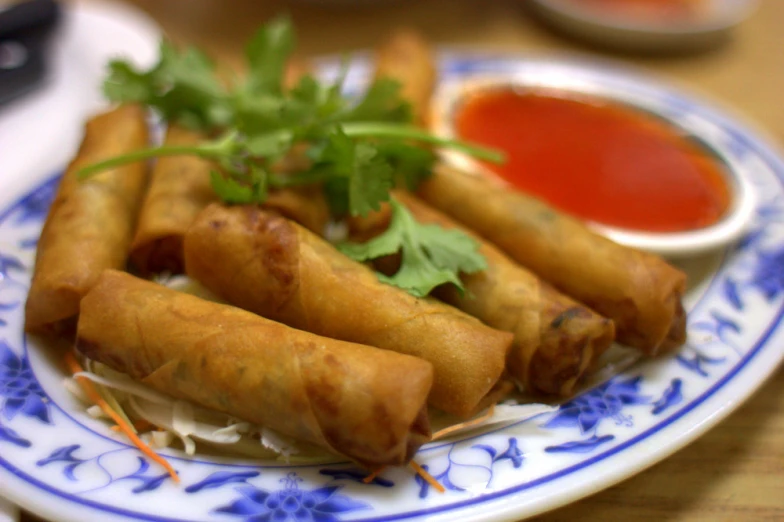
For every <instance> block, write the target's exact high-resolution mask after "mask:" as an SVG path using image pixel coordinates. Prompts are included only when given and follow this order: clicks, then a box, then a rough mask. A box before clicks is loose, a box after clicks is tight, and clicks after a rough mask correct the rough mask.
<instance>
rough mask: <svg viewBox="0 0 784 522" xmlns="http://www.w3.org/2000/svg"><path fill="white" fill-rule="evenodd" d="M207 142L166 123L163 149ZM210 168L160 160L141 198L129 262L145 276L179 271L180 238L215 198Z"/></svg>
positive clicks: (192, 161)
mask: <svg viewBox="0 0 784 522" xmlns="http://www.w3.org/2000/svg"><path fill="white" fill-rule="evenodd" d="M206 139H207V138H206V136H204V135H203V134H201V133H198V132H194V131H190V130H187V129H184V128H182V127H179V126H175V125H171V126H169V128H168V130H167V131H166V139H165V141H164V144H165V145H168V146H187V145H195V144H197V143H200V142H202V141H205V140H206ZM214 168H215V165H214V164H213V163H211V162H209V161H207V160H203V159H201V158H198V157H196V156H169V157H163V158H159V159H158V161H157V162H156V164H155V168H154V169H153V172H152V178H151V180H150V188H149V190H148V191H147V196H146V198H145V199H144V204H143V205H142V209H141V212H140V214H139V223H138V225H137V226H136V234H135V236H134V238H133V244H132V246H131V256H130V257H131V261H132V262H133V265H134V267H136V268H137V269H138V270H139V271H140V272H142V273H144V274H150V273H157V272H164V271H168V272H171V273H173V274H179V273H182V271H183V263H182V238H183V236H184V235H185V231H186V230H188V227H189V226H190V224H191V223H193V220H194V219H195V218H196V216H197V215H198V214H199V212H201V211H202V209H204V207H206V206H207V205H208V204H210V203H211V202H213V201H215V200H216V199H217V197H216V195H215V191H214V190H213V189H212V186H211V184H210V171H211V170H212V169H214Z"/></svg>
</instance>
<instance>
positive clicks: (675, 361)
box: [0, 10, 784, 522]
mask: <svg viewBox="0 0 784 522" xmlns="http://www.w3.org/2000/svg"><path fill="white" fill-rule="evenodd" d="M73 18H74V20H75V21H77V22H78V21H79V20H82V22H83V23H86V24H91V23H95V24H98V25H100V24H103V23H105V22H107V21H106V20H102V21H100V22H99V21H98V20H96V19H95V18H94V17H92V15H88V13H87V12H84V13H82V14H79V11H78V10H77V11H76V14H75V15H74V16H73ZM88 19H90V20H91V21H89V22H88V21H86V20H88ZM128 20H129V19H128V18H123V23H122V24H119V23H117V24H115V25H112V29H111V33H112V34H111V36H112V37H115V36H117V35H119V34H121V33H123V31H126V32H132V29H133V27H132V26H131V25H124V24H128V23H129V22H128ZM82 22H79V23H82ZM112 23H114V22H112ZM76 25H78V24H76ZM90 27H92V28H94V26H90ZM122 27H125V29H122ZM145 27H146V26H145ZM88 28H89V27H86V26H84V27H83V29H84V31H79V34H80V35H86V34H87V33H88V31H87V29H88ZM103 34H104V35H106V37H107V38H108V35H107V33H106V32H104V33H103ZM118 39H119V40H122V37H118ZM119 40H117V41H119ZM126 40H127V41H130V39H126ZM69 42H70V43H69V45H72V47H71V49H72V50H71V53H72V54H70V55H69V56H70V57H71V59H74V57H76V58H78V57H80V56H82V54H81V53H85V55H90V56H95V54H91V53H96V52H97V51H96V50H97V49H98V47H99V46H97V45H95V42H92V44H91V41H90V39H89V38H84V39H81V40H73V41H69ZM78 42H81V44H79V43H78ZM104 43H105V42H104ZM137 43H138V42H137ZM106 45H108V44H106ZM112 45H114V44H112ZM146 45H147V47H143V48H144V49H149V48H150V46H152V48H154V44H153V43H150V42H148V43H147V44H146ZM134 48H135V47H134ZM145 52H146V51H145ZM140 58H144V57H143V56H142V57H140ZM77 61H81V60H77ZM368 65H369V63H368V61H367V59H363V58H359V59H357V60H356V61H355V62H354V63H353V66H352V68H351V71H350V72H349V74H348V83H349V88H350V89H358V88H359V87H360V86H361V85H362V83H363V81H364V79H365V78H366V77H367V73H368ZM440 66H441V71H442V73H443V75H444V77H445V78H458V77H463V76H468V75H473V74H480V73H493V72H497V73H510V72H514V71H531V70H541V71H549V73H550V74H556V73H557V74H563V75H568V76H570V77H574V78H578V79H580V81H584V82H589V83H595V84H597V85H600V86H608V87H612V88H613V89H619V88H622V89H624V90H625V91H626V92H628V93H629V96H633V97H637V98H639V100H640V101H641V102H644V103H645V104H649V105H655V106H657V107H658V109H659V110H661V111H665V112H666V113H667V114H668V115H669V116H671V117H672V118H674V119H681V120H684V121H686V120H688V122H689V123H690V125H691V126H692V127H693V128H699V129H701V131H702V132H704V133H705V134H706V135H710V136H711V138H712V140H713V142H715V143H718V144H720V146H721V147H722V148H723V150H724V152H725V154H728V155H731V156H732V157H733V159H734V160H736V161H737V162H738V163H739V164H741V165H743V167H744V168H745V169H747V170H748V172H749V176H750V179H751V180H752V182H753V183H754V185H755V186H756V187H757V189H758V190H759V193H760V194H763V197H761V198H760V200H759V202H758V204H757V208H756V217H755V221H754V224H753V226H752V229H751V231H750V233H749V234H748V235H747V236H746V237H745V238H744V239H743V240H742V241H741V242H739V243H738V244H737V245H734V246H733V247H732V248H730V249H728V250H726V251H724V252H721V253H716V254H712V255H706V256H703V257H700V258H693V259H690V260H688V262H686V263H685V266H684V268H685V269H687V270H688V271H689V273H690V275H691V276H692V286H691V288H690V290H689V293H688V297H687V300H686V305H687V308H688V310H689V328H688V330H689V342H688V345H687V346H685V347H684V348H683V349H682V350H681V351H680V352H678V353H677V354H673V355H672V356H670V357H665V358H661V359H657V360H655V361H648V362H645V363H643V364H637V365H635V366H633V367H631V368H629V369H627V370H626V371H624V372H623V373H621V374H619V375H617V376H615V377H613V378H611V379H609V380H607V381H605V382H602V383H600V384H598V385H596V386H594V387H592V388H590V389H587V390H585V391H584V392H582V393H581V394H580V395H578V396H576V397H575V398H573V399H571V400H569V401H567V402H565V403H563V404H562V405H560V407H559V408H558V410H557V411H554V412H549V413H546V414H543V415H540V416H537V417H535V418H532V419H529V420H527V421H524V422H519V423H516V424H513V425H511V426H505V427H503V428H495V429H488V430H486V431H485V432H483V433H480V434H472V435H470V436H463V437H460V438H458V439H454V440H449V441H442V442H438V443H434V444H431V445H428V446H426V447H424V448H423V449H422V450H421V452H420V453H419V454H418V456H417V460H418V462H420V463H421V464H423V465H425V466H427V468H428V470H429V472H430V473H431V474H432V475H434V476H435V477H436V478H437V479H438V480H439V481H440V482H441V484H443V485H444V486H445V487H446V492H445V493H443V494H441V493H438V492H437V491H434V490H433V489H432V488H431V487H430V486H429V485H428V484H427V483H425V482H423V481H421V480H419V479H417V478H416V477H415V476H414V475H413V474H412V473H410V472H409V471H408V469H407V468H403V469H389V470H387V471H385V472H384V473H383V474H382V476H381V477H378V478H376V479H375V480H374V481H373V482H372V483H370V484H364V483H362V478H363V477H364V476H365V473H364V472H363V471H362V470H360V469H358V468H357V467H356V466H355V465H352V464H350V463H346V462H340V461H339V460H336V461H335V462H332V463H329V464H322V465H318V466H316V465H286V464H284V463H280V462H258V461H248V460H244V459H240V458H226V457H209V456H204V455H202V456H197V457H195V458H187V457H186V456H184V455H183V454H182V453H181V452H179V451H178V450H174V449H170V450H166V451H164V452H163V453H164V454H165V455H166V456H167V458H168V459H169V460H170V461H171V462H172V463H173V465H174V467H175V468H176V469H177V470H178V471H179V473H180V476H181V483H180V484H179V485H177V484H174V483H173V482H172V481H171V479H170V478H168V475H166V474H165V473H164V472H163V471H162V470H161V469H159V468H158V467H156V465H155V464H154V463H151V462H150V461H148V459H146V458H145V457H143V456H141V455H140V454H139V453H138V452H137V451H136V449H135V448H133V447H131V446H129V445H128V444H127V443H126V442H125V441H124V440H123V439H122V438H120V437H118V436H116V435H115V434H114V433H113V432H112V431H111V430H110V429H109V428H108V426H107V425H105V424H103V423H101V422H99V421H97V420H94V419H92V418H90V417H89V416H88V415H87V414H86V412H85V411H84V408H83V407H81V406H80V405H79V404H78V403H76V402H75V400H74V399H73V398H72V397H71V396H70V395H69V394H68V393H67V392H66V390H65V389H64V387H63V386H62V380H63V375H64V374H63V371H62V369H61V366H60V363H59V359H58V355H57V353H56V351H55V350H53V349H51V347H47V346H44V344H42V343H41V342H39V341H38V340H37V339H35V338H30V337H26V336H25V335H24V334H23V333H22V323H23V303H24V299H25V296H26V292H27V286H28V284H29V280H30V269H31V267H32V265H33V260H34V253H35V244H36V238H37V237H38V234H39V231H40V228H41V225H42V222H43V220H44V218H45V214H46V210H47V207H48V205H49V204H50V202H51V200H52V198H53V196H54V193H55V189H56V185H57V179H58V175H59V172H60V170H61V169H62V167H63V164H64V162H65V158H67V157H68V155H69V154H71V153H73V150H74V148H75V146H76V141H77V136H78V131H77V130H74V129H73V128H71V123H72V122H70V120H69V121H67V122H65V123H63V122H62V121H60V115H59V114H60V113H56V114H58V116H57V118H49V119H46V118H42V119H39V120H36V121H28V122H27V125H29V126H30V129H32V130H34V131H36V132H38V133H40V134H41V135H44V133H46V132H52V131H51V127H56V128H57V129H58V133H62V135H61V134H58V136H60V138H61V139H57V140H47V141H43V142H41V141H36V142H24V143H21V144H20V146H19V147H17V148H13V149H5V151H4V154H3V157H2V158H1V159H0V165H2V168H3V170H4V171H6V170H7V169H6V166H7V165H17V166H19V165H25V167H24V169H21V168H20V167H17V168H18V169H21V170H17V171H16V176H18V178H11V177H9V176H3V177H2V179H0V187H1V188H2V190H0V482H2V484H3V494H4V495H6V496H7V497H8V498H9V499H10V500H12V501H14V502H16V503H18V504H19V505H21V506H23V507H24V508H26V509H29V510H31V511H34V512H36V513H38V514H39V515H41V516H43V517H47V518H52V519H57V520H65V521H82V520H103V521H120V520H124V521H127V520H150V521H174V520H178V521H182V520H193V521H197V520H198V521H225V522H231V521H238V522H246V521H248V522H249V521H265V520H281V521H282V520H286V521H294V520H303V521H322V522H323V521H353V520H363V521H382V520H417V519H425V518H426V519H427V520H428V521H455V520H462V521H468V520H471V521H484V520H488V521H489V520H510V519H520V518H524V517H527V516H531V515H534V514H536V513H540V512H543V511H546V510H550V509H553V508H556V507H558V506H560V505H563V504H565V503H568V502H571V501H573V500H576V499H578V498H580V497H583V496H586V495H589V494H591V493H594V492H596V491H598V490H600V489H602V488H605V487H608V486H610V485H612V484H614V483H616V482H618V481H620V480H622V479H624V478H626V477H628V476H630V475H633V474H635V473H637V472H639V471H641V470H642V469H644V468H645V467H647V466H650V465H651V464H653V463H655V462H657V461H659V460H661V459H663V458H665V457H666V456H667V455H669V454H671V453H673V452H674V451H676V450H678V449H679V448H681V447H683V446H684V445H686V444H687V443H689V442H690V441H692V440H693V439H695V438H696V437H697V436H699V435H700V434H701V433H703V432H705V431H706V430H707V429H708V428H710V427H711V426H713V425H715V424H716V423H717V422H718V421H719V420H721V419H722V418H724V417H726V416H727V415H728V414H729V413H730V412H731V411H732V410H733V409H735V408H736V407H737V406H738V405H739V404H740V403H741V402H742V401H743V400H744V399H746V398H747V397H748V396H749V395H750V394H751V393H752V392H753V391H754V390H756V389H757V388H758V387H759V386H760V385H761V384H762V383H763V381H764V380H765V378H766V377H767V376H769V375H770V374H771V373H772V372H773V371H774V370H775V368H776V366H777V364H778V363H779V362H780V361H781V360H782V358H784V331H782V330H783V329H782V328H781V327H780V322H781V321H780V319H781V317H782V313H784V162H782V160H781V158H780V157H779V156H778V155H777V154H776V153H775V152H774V151H772V150H771V148H770V147H769V146H768V145H767V144H766V143H765V142H764V141H763V140H761V139H760V138H759V137H757V135H756V134H754V133H753V132H751V131H749V130H748V129H747V128H746V127H744V126H743V125H741V124H739V123H737V122H736V121H734V120H733V119H732V118H730V117H728V116H726V115H725V114H724V113H723V112H722V111H721V110H719V109H716V108H715V107H713V106H712V105H710V104H709V103H706V102H704V101H701V100H699V99H697V98H694V97H691V96H689V95H687V94H683V93H681V92H679V91H677V90H674V89H672V88H670V87H668V86H666V85H662V84H659V83H657V82H655V81H654V80H652V79H651V78H648V77H643V76H636V75H632V74H629V73H628V72H626V71H624V70H622V69H617V68H614V67H611V66H597V65H585V64H580V63H576V62H568V61H561V62H559V61H552V60H540V59H536V58H521V57H519V56H498V55H487V54H473V55H472V54H465V53H451V52H444V53H442V54H441V55H440ZM337 67H338V64H337V61H336V60H328V61H326V62H324V63H323V72H324V74H325V75H331V74H335V73H336V70H337ZM90 81H92V80H90ZM72 92H75V93H76V92H81V91H80V90H79V89H74V90H72ZM42 95H43V94H42ZM61 99H62V100H65V99H67V98H65V97H64V98H61ZM88 105H89V103H87V102H85V103H84V104H83V107H87V106H88ZM80 107H81V106H80ZM55 120H56V121H55ZM66 123H67V125H66ZM0 129H6V127H5V120H3V121H1V122H0ZM20 132H21V131H20ZM47 158H56V159H57V160H58V164H57V168H54V166H50V165H48V164H47V163H46V159H47ZM52 161H54V160H52Z"/></svg>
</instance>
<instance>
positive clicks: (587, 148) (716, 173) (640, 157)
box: [456, 89, 730, 232]
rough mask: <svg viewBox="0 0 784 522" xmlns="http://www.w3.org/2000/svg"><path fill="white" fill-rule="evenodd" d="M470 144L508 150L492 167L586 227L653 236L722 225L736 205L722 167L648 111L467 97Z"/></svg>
mask: <svg viewBox="0 0 784 522" xmlns="http://www.w3.org/2000/svg"><path fill="white" fill-rule="evenodd" d="M456 131H457V133H458V134H459V136H460V137H461V138H465V139H467V140H471V141H476V142H477V143H482V144H486V145H489V146H491V147H496V148H499V149H501V150H504V151H506V153H507V161H506V163H505V164H503V165H495V164H488V167H489V168H490V169H492V170H493V171H494V172H495V173H497V174H498V175H499V176H500V177H501V178H503V179H505V180H506V181H508V182H509V183H510V184H512V185H514V186H516V187H518V188H520V189H522V190H523V191H525V192H527V193H529V194H532V195H534V196H537V197H539V198H541V199H544V200H545V201H548V202H549V203H551V204H552V205H554V206H556V207H558V208H560V209H562V210H565V211H567V212H570V213H572V214H574V215H576V216H578V217H581V218H583V219H586V220H590V221H594V222H597V223H603V224H606V225H610V226H615V227H621V228H626V229H633V230H640V231H648V232H680V231H687V230H694V229H699V228H703V227H706V226H708V225H711V224H713V223H716V222H717V221H718V220H719V219H721V217H722V216H723V214H724V213H725V211H726V210H727V208H728V206H729V200H730V196H729V190H728V187H727V182H726V179H725V176H724V174H723V173H722V172H721V168H722V167H721V166H720V164H719V163H718V162H717V161H716V160H715V159H713V158H711V157H710V156H708V155H707V154H706V153H705V152H704V151H703V150H702V149H701V148H700V147H699V146H697V145H696V144H695V143H693V142H691V141H689V140H687V139H685V138H683V137H682V136H681V135H679V134H678V130H677V129H675V128H674V127H671V126H670V125H667V124H666V123H664V122H662V121H660V120H658V119H656V118H654V117H653V116H650V115H647V114H645V113H643V112H641V111H636V110H634V109H632V108H627V107H624V106H622V105H619V104H612V103H609V102H604V101H602V100H600V99H595V98H584V99H583V98H579V99H578V98H567V97H562V95H561V94H560V93H559V94H555V93H551V92H550V91H534V92H531V91H526V92H521V93H518V92H515V91H514V90H512V89H499V90H488V91H486V92H483V93H480V94H476V95H473V96H471V97H470V98H468V99H466V100H465V101H464V103H463V105H462V106H461V107H460V110H459V112H458V114H457V117H456Z"/></svg>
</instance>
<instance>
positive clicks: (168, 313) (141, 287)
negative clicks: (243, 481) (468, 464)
mask: <svg viewBox="0 0 784 522" xmlns="http://www.w3.org/2000/svg"><path fill="white" fill-rule="evenodd" d="M76 347H77V349H78V350H79V351H80V352H81V353H83V354H84V355H85V356H87V357H89V358H90V359H93V360H95V361H99V362H102V363H104V364H106V365H108V366H110V367H112V368H114V369H115V370H117V371H120V372H124V373H127V374H129V375H130V376H131V377H133V378H134V379H138V380H140V381H141V382H142V383H144V384H147V385H149V386H151V387H153V388H155V389H156V390H159V391H161V392H164V393H167V394H169V395H172V396H174V397H177V398H180V399H186V400H190V401H193V402H195V403H198V404H201V405H202V406H205V407H207V408H212V409H215V410H218V411H222V412H224V413H227V414H229V415H232V416H235V417H238V418H240V419H244V420H247V421H250V422H253V423H256V424H260V425H262V426H266V427H268V428H272V429H274V430H277V431H279V432H281V433H283V434H285V435H290V436H292V437H295V438H297V439H300V440H304V441H307V442H311V443H314V444H318V445H320V446H323V447H324V448H327V449H329V450H331V451H333V452H335V453H339V454H342V455H345V456H347V457H349V458H351V459H354V460H356V461H357V462H359V463H361V464H363V465H365V466H367V467H369V468H371V469H376V468H378V467H380V466H385V465H399V464H404V463H406V462H407V461H408V460H409V459H411V457H412V456H413V454H414V453H415V452H416V450H417V449H418V448H419V446H420V445H421V444H423V443H424V442H426V441H427V440H428V439H429V438H430V426H429V422H428V418H427V413H426V410H425V405H426V401H427V395H428V392H429V390H430V387H431V385H432V381H433V369H432V366H431V365H430V364H429V363H427V362H426V361H423V360H421V359H418V358H416V357H410V356H407V355H402V354H398V353H393V352H387V351H383V350H377V349H375V348H371V347H368V346H362V345H359V344H354V343H347V342H344V341H336V340H334V339H327V338H325V337H319V336H317V335H314V334H311V333H308V332H302V331H299V330H295V329H293V328H289V327H287V326H284V325H282V324H280V323H276V322H273V321H269V320H267V319H264V318H262V317H259V316H257V315H254V314H251V313H249V312H245V311H243V310H240V309H238V308H234V307H232V306H227V305H222V304H217V303H213V302H210V301H205V300H202V299H199V298H198V297H195V296H192V295H188V294H184V293H181V292H177V291H175V290H171V289H169V288H166V287H164V286H161V285H158V284H156V283H152V282H149V281H144V280H142V279H138V278H136V277H134V276H132V275H129V274H126V273H123V272H118V271H115V270H107V271H106V272H104V273H103V274H102V275H101V277H100V278H99V280H98V282H97V283H96V285H95V286H94V287H93V289H92V290H90V292H89V293H88V294H87V295H86V296H85V298H84V299H83V300H82V303H81V314H80V316H79V324H78V331H77V343H76Z"/></svg>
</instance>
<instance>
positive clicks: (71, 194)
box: [25, 105, 148, 333]
mask: <svg viewBox="0 0 784 522" xmlns="http://www.w3.org/2000/svg"><path fill="white" fill-rule="evenodd" d="M147 142H148V134H147V124H146V122H145V115H144V111H143V110H142V109H141V108H140V107H138V106H135V105H125V106H121V107H118V108H117V109H114V110H112V111H109V112H107V113H104V114H100V115H98V116H95V117H93V118H91V119H90V120H89V121H88V122H87V124H86V126H85V135H84V139H83V140H82V144H81V146H80V148H79V152H78V153H77V155H76V157H75V158H74V159H73V161H72V162H71V164H70V165H69V166H68V169H67V170H66V171H65V174H64V175H63V178H62V180H61V181H60V186H59V188H58V189H57V196H56V197H55V200H54V202H53V203H52V206H51V208H50V209H49V214H48V216H47V217H46V222H45V223H44V228H43V231H42V232H41V238H40V240H39V242H38V251H37V253H36V259H35V271H34V272H33V280H32V284H31V285H30V293H29V294H28V296H27V303H26V305H25V329H26V330H27V331H29V332H39V333H58V332H61V331H64V330H68V329H70V328H72V327H73V319H74V317H75V316H76V315H77V314H78V312H79V300H80V299H81V298H82V296H83V295H84V294H86V293H87V291H88V290H89V289H90V287H92V285H93V284H94V283H95V281H96V280H97V279H98V276H99V275H100V274H101V272H102V271H103V270H105V269H107V268H122V267H124V266H125V261H126V258H127V256H128V250H129V248H130V244H131V239H132V237H133V228H134V224H135V222H136V216H137V214H138V211H139V205H140V204H141V201H142V198H143V195H144V190H145V188H146V186H147V166H146V164H145V163H143V162H139V163H131V164H127V165H123V166H121V167H116V168H113V169H109V170H106V171H104V172H101V173H99V174H96V175H94V176H93V177H91V178H89V179H87V180H84V181H79V180H78V179H76V174H77V172H78V171H79V170H80V169H81V168H83V167H86V166H88V165H90V164H93V163H96V162H98V161H101V160H105V159H108V158H111V157H114V156H118V155H121V154H125V153H127V152H131V151H134V150H137V149H141V148H144V147H146V146H147Z"/></svg>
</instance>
